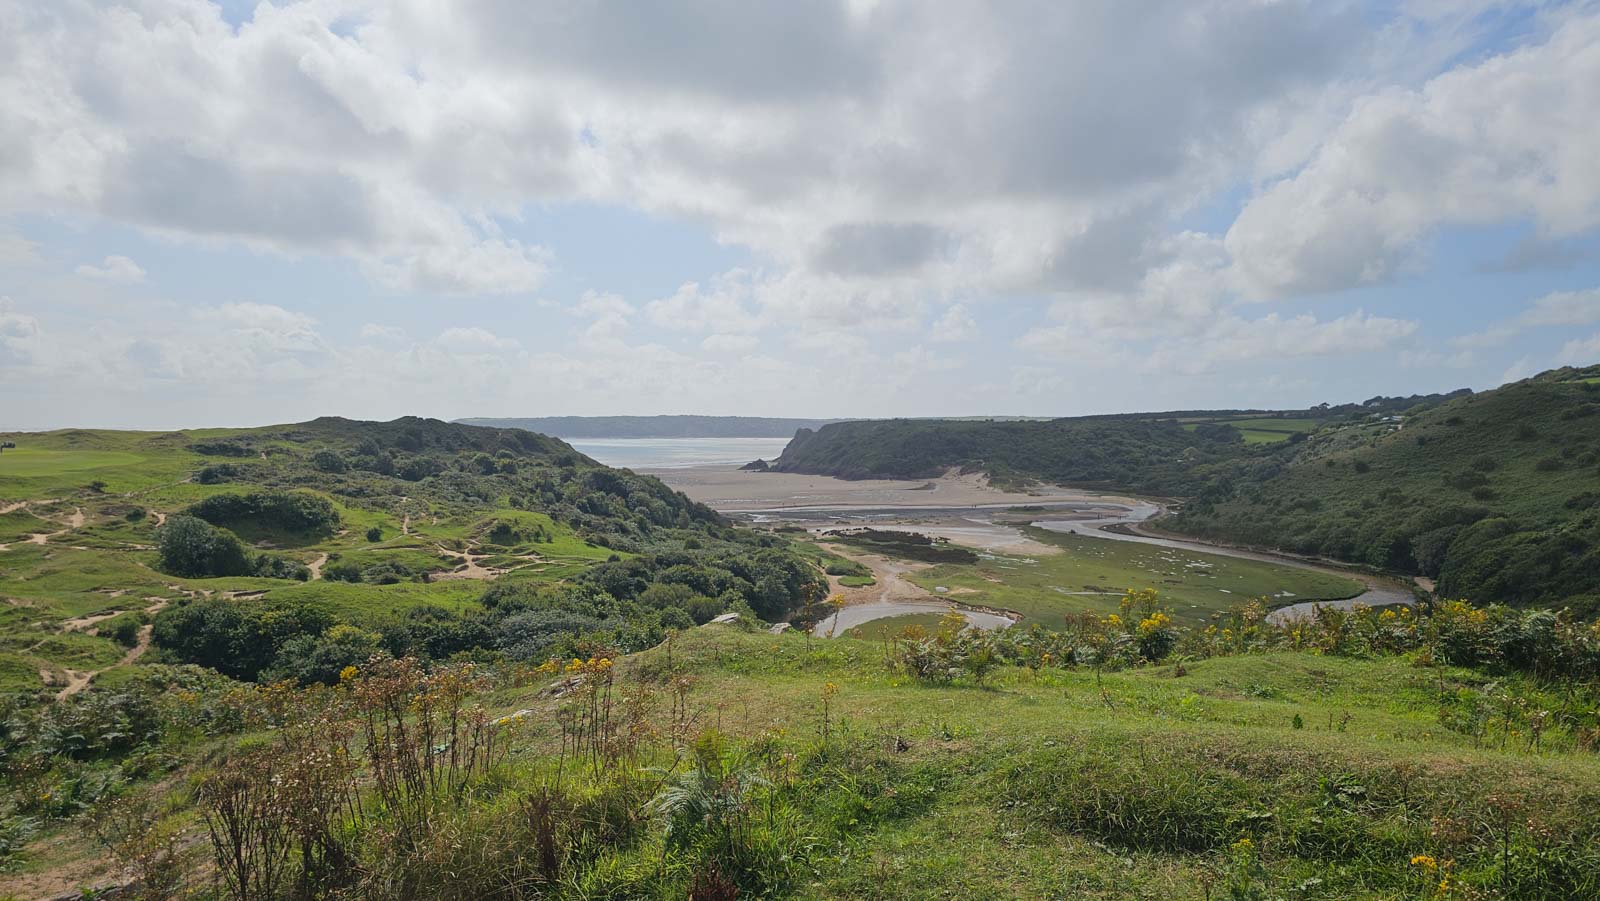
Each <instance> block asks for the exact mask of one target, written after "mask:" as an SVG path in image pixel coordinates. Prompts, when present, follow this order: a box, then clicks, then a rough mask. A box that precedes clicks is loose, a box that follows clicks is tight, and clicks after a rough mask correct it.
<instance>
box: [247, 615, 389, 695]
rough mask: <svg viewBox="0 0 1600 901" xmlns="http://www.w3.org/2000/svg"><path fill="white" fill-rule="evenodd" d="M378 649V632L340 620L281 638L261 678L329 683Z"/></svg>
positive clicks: (371, 656)
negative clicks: (319, 630)
mask: <svg viewBox="0 0 1600 901" xmlns="http://www.w3.org/2000/svg"><path fill="white" fill-rule="evenodd" d="M382 652H383V649H382V647H381V646H380V643H379V636H378V635H376V634H375V633H372V632H368V631H366V630H364V629H358V628H356V627H355V626H349V625H344V624H340V625H337V626H334V627H332V628H331V629H329V630H328V631H326V632H324V633H322V634H321V635H299V636H296V637H294V638H291V639H289V640H288V641H286V642H284V643H283V646H282V647H281V648H280V649H279V650H278V653H277V655H276V657H275V658H274V662H273V664H272V666H271V667H269V668H268V669H267V670H266V671H265V672H264V673H263V674H262V681H264V682H280V681H282V680H284V679H289V680H293V681H294V682H296V683H298V684H300V685H311V684H313V683H319V682H320V683H322V684H323V685H333V684H336V683H337V682H338V681H339V675H340V673H342V672H344V670H345V668H346V667H350V666H356V667H359V666H363V665H365V664H366V663H367V662H368V661H369V660H371V659H372V658H373V657H374V656H375V655H379V654H381V653H382Z"/></svg>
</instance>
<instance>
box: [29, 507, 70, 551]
mask: <svg viewBox="0 0 1600 901" xmlns="http://www.w3.org/2000/svg"><path fill="white" fill-rule="evenodd" d="M83 523H84V515H83V508H82V507H73V508H72V515H71V516H69V517H67V527H66V528H64V529H60V530H58V531H55V532H35V533H34V534H32V535H29V536H28V543H29V544H45V543H47V542H48V541H50V539H52V538H59V537H61V536H62V535H66V534H68V533H69V532H73V531H76V530H77V529H81V528H83ZM80 550H81V549H80Z"/></svg>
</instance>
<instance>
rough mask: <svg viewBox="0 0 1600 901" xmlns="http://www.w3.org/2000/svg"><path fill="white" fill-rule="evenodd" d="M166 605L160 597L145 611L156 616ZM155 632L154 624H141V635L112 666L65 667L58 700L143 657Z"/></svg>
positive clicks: (63, 699)
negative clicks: (95, 668) (63, 682)
mask: <svg viewBox="0 0 1600 901" xmlns="http://www.w3.org/2000/svg"><path fill="white" fill-rule="evenodd" d="M166 606H167V602H166V601H165V600H164V599H160V598H158V599H157V600H156V602H155V603H153V604H151V605H150V606H148V607H146V608H145V610H144V612H146V613H148V614H150V615H151V616H154V615H155V614H157V613H160V612H161V611H162V610H164V609H165V608H166ZM154 632H155V626H154V625H153V624H150V623H146V624H144V625H143V626H140V627H139V635H138V638H137V639H136V640H135V641H134V645H133V647H131V648H129V649H128V652H127V653H126V654H123V655H122V659H121V660H118V661H117V662H116V663H114V664H112V665H111V666H108V667H105V668H103V669H97V670H87V671H83V670H75V669H63V670H62V672H63V673H64V674H66V677H67V684H66V687H64V688H62V689H61V690H60V691H59V692H56V700H57V701H65V700H66V699H67V698H70V697H72V696H73V695H75V694H77V693H78V692H80V691H83V690H84V689H85V688H88V687H89V683H90V682H93V681H94V677H95V676H98V675H100V674H101V673H103V672H105V671H106V670H111V669H116V668H117V667H119V666H128V665H129V664H131V663H133V662H134V661H136V660H138V659H139V658H140V657H143V656H144V652H145V651H148V650H150V636H151V635H152V634H153V633H154Z"/></svg>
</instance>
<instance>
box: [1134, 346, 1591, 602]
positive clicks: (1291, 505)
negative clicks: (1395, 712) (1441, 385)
mask: <svg viewBox="0 0 1600 901" xmlns="http://www.w3.org/2000/svg"><path fill="white" fill-rule="evenodd" d="M1597 373H1600V368H1596V367H1591V368H1588V369H1562V370H1555V371H1552V372H1548V373H1545V374H1543V375H1540V376H1537V377H1535V378H1531V379H1527V380H1524V381H1521V382H1516V383H1513V384H1510V385H1506V386H1504V387H1501V388H1499V389H1496V390H1494V391H1486V392H1482V393H1479V394H1476V395H1472V396H1469V397H1460V398H1456V399H1453V400H1450V401H1448V402H1446V403H1442V404H1439V405H1437V406H1434V407H1431V408H1428V409H1423V410H1420V411H1416V412H1411V413H1406V414H1402V415H1396V416H1386V417H1382V418H1379V419H1377V420H1376V421H1373V420H1367V421H1354V422H1343V423H1338V424H1335V425H1329V426H1324V427H1323V428H1322V429H1320V430H1318V431H1316V432H1315V433H1313V434H1312V435H1311V436H1310V437H1309V438H1308V439H1307V440H1305V441H1304V442H1302V443H1299V444H1297V445H1296V446H1295V447H1294V448H1293V453H1292V454H1288V455H1284V456H1277V457H1272V458H1268V459H1262V460H1255V461H1236V462H1235V463H1234V464H1233V465H1232V466H1230V467H1223V468H1218V469H1216V470H1213V471H1212V472H1210V473H1208V474H1207V483H1206V484H1205V485H1204V487H1202V488H1201V489H1200V490H1198V491H1197V492H1195V496H1194V499H1193V500H1192V501H1191V502H1190V503H1188V504H1186V505H1185V506H1184V508H1183V510H1182V512H1181V514H1180V515H1178V516H1175V517H1171V518H1169V519H1168V520H1167V522H1166V523H1165V525H1167V526H1168V527H1169V528H1172V529H1174V530H1178V531H1182V532H1186V533H1189V534H1193V535H1199V536H1204V537H1208V538H1217V539H1222V540H1227V541H1235V542H1243V543H1248V544H1256V545H1262V546H1269V547H1277V548H1283V549H1286V550H1290V551H1295V552H1299V553H1307V554H1321V555H1326V556H1329V557H1335V558H1338V559H1342V560H1352V561H1358V562H1362V563H1367V564H1369V565H1372V566H1376V567H1383V568H1387V569H1393V570H1398V571H1401V572H1407V573H1417V574H1421V575H1425V576H1430V577H1436V578H1437V579H1438V580H1439V589H1440V591H1441V592H1442V593H1443V594H1445V595H1447V596H1451V597H1472V598H1475V599H1479V600H1483V601H1503V602H1509V603H1522V604H1537V603H1542V604H1562V603H1570V604H1574V605H1576V606H1578V607H1581V608H1583V609H1588V610H1594V609H1600V383H1597V382H1596V380H1595V379H1596V374H1597Z"/></svg>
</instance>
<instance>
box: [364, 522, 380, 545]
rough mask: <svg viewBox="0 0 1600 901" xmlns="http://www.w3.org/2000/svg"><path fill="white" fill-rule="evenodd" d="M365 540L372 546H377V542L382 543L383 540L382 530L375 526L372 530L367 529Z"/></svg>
mask: <svg viewBox="0 0 1600 901" xmlns="http://www.w3.org/2000/svg"><path fill="white" fill-rule="evenodd" d="M367 540H368V541H370V542H372V543H373V544H377V543H378V542H380V541H382V540H383V529H380V528H378V527H377V526H373V527H372V528H370V529H368V530H367Z"/></svg>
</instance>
